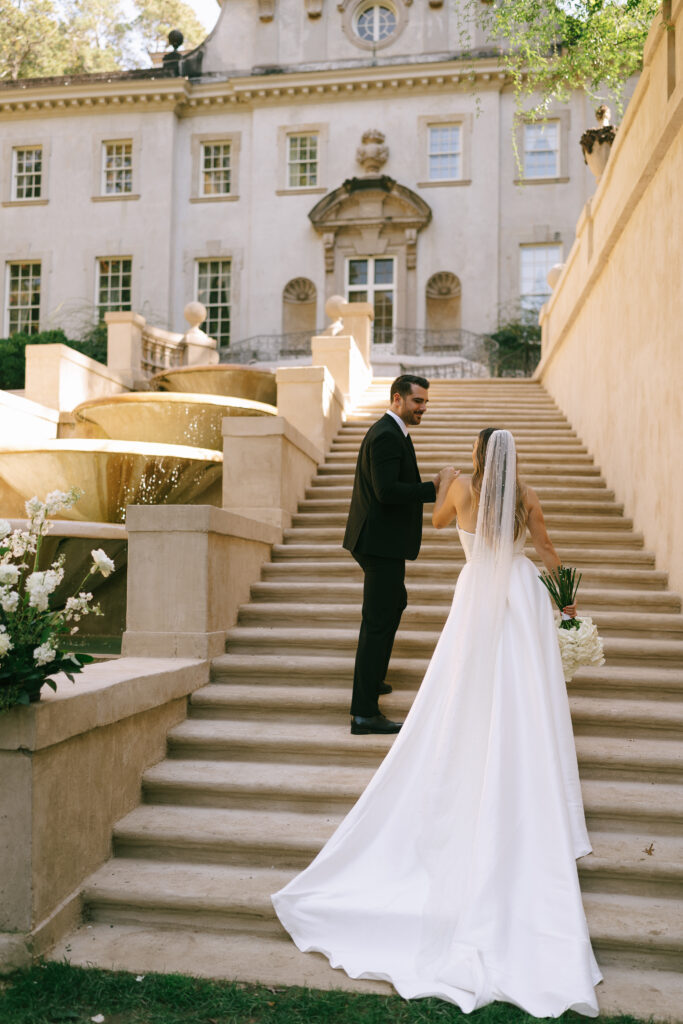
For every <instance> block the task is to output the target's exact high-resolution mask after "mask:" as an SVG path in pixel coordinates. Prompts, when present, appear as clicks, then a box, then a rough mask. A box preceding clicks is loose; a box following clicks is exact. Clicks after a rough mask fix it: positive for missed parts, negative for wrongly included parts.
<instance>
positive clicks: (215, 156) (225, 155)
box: [200, 142, 231, 196]
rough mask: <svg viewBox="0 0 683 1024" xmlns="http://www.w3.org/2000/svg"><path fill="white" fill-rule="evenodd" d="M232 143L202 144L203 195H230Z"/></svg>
mask: <svg viewBox="0 0 683 1024" xmlns="http://www.w3.org/2000/svg"><path fill="white" fill-rule="evenodd" d="M230 156H231V154H230V143H229V142H204V143H202V180H201V193H200V194H201V195H203V196H228V195H230V183H231V180H230V170H231V168H230Z"/></svg>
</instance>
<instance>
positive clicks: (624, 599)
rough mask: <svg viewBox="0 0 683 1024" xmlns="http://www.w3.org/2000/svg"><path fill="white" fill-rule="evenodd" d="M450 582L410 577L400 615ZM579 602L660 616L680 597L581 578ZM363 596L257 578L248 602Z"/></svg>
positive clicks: (435, 597)
mask: <svg viewBox="0 0 683 1024" xmlns="http://www.w3.org/2000/svg"><path fill="white" fill-rule="evenodd" d="M454 586H455V584H453V583H423V582H418V581H416V580H413V581H412V582H410V584H409V586H408V588H407V589H408V607H407V608H406V610H405V612H404V616H405V615H408V614H409V613H410V609H411V607H412V606H414V605H432V604H435V605H446V606H448V607H450V604H451V601H452V599H453V590H454ZM579 598H580V600H581V603H582V604H583V603H585V604H586V607H591V608H598V607H599V608H602V609H605V610H611V611H619V610H623V611H630V612H638V611H643V612H659V613H661V614H663V615H677V614H679V613H680V611H681V599H680V596H679V595H678V594H675V593H673V592H672V591H670V590H626V589H612V588H607V587H599V586H591V585H590V582H588V581H586V580H585V579H584V580H582V581H581V589H580V591H579ZM362 599H363V583H362V581H361V580H360V579H359V580H357V581H355V582H343V581H337V582H334V583H328V582H325V581H324V580H320V581H319V582H316V583H307V582H303V583H297V582H287V581H282V582H277V581H276V582H272V581H271V582H268V581H263V580H261V581H259V582H258V583H252V585H251V600H252V602H254V603H256V602H261V601H267V602H272V603H278V604H279V603H285V602H292V603H294V604H299V603H301V602H304V603H305V602H312V603H315V605H316V606H317V607H323V606H325V605H328V604H355V605H358V606H359V607H360V603H361V601H362Z"/></svg>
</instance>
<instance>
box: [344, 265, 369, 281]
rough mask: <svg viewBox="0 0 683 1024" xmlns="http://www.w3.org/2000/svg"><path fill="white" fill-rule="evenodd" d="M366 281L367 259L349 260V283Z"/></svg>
mask: <svg viewBox="0 0 683 1024" xmlns="http://www.w3.org/2000/svg"><path fill="white" fill-rule="evenodd" d="M367 283H368V261H367V260H349V285H351V286H353V285H362V284H367Z"/></svg>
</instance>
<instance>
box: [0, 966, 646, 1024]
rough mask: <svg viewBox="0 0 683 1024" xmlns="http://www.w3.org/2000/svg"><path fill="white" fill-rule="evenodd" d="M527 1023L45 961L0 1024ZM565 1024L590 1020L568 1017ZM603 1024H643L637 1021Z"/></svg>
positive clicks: (370, 998) (444, 1008)
mask: <svg viewBox="0 0 683 1024" xmlns="http://www.w3.org/2000/svg"><path fill="white" fill-rule="evenodd" d="M97 1014H102V1015H103V1016H104V1018H105V1024H455V1022H456V1021H457V1022H461V1024H526V1022H529V1021H533V1020H536V1018H535V1017H530V1016H529V1015H528V1014H526V1013H523V1012H522V1011H521V1010H517V1009H515V1008H514V1007H512V1006H509V1005H507V1004H506V1003H494V1004H493V1005H492V1006H487V1007H484V1008H483V1009H482V1010H478V1011H477V1012H476V1013H473V1014H471V1015H470V1016H465V1014H463V1013H461V1012H460V1010H458V1009H457V1007H455V1006H452V1005H451V1004H450V1003H443V1002H441V1001H440V1000H437V999H420V1000H416V1001H414V1002H404V1000H403V999H401V998H399V997H398V996H388V997H387V996H379V995H358V994H356V993H350V992H318V991H315V990H311V989H304V988H266V987H264V986H261V985H240V984H234V983H229V982H218V981H203V980H200V979H197V978H188V977H185V976H184V975H178V974H175V975H173V974H172V975H161V974H148V975H145V976H144V977H142V979H141V980H140V981H138V980H137V979H136V976H135V975H133V974H124V973H123V972H116V973H115V972H109V971H100V970H94V969H90V970H85V969H82V968H78V967H70V966H69V965H68V964H64V963H59V964H57V963H48V964H41V965H38V966H36V967H31V968H29V969H28V970H25V971H18V972H17V973H16V974H13V975H12V976H10V977H9V978H7V979H6V980H5V981H4V982H3V983H2V987H1V988H0V1022H2V1024H89V1021H90V1019H91V1017H94V1016H96V1015H97ZM559 1020H560V1021H563V1022H569V1021H573V1022H574V1024H578V1022H580V1021H582V1020H586V1018H582V1017H579V1016H578V1015H577V1014H574V1013H566V1014H564V1015H563V1016H562V1017H561V1018H559ZM602 1021H603V1022H604V1024H640V1022H638V1021H637V1020H636V1019H635V1018H634V1017H612V1018H602Z"/></svg>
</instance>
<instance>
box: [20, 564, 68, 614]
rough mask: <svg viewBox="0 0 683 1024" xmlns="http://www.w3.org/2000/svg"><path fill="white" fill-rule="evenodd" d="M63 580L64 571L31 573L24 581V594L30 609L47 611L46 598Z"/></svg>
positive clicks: (48, 570)
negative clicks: (27, 596) (25, 593)
mask: <svg viewBox="0 0 683 1024" xmlns="http://www.w3.org/2000/svg"><path fill="white" fill-rule="evenodd" d="M63 579H64V569H62V568H61V567H60V568H58V569H46V570H45V571H44V572H32V573H31V575H30V576H29V577H28V579H27V580H26V592H27V594H28V595H29V600H28V603H29V605H30V606H31V608H37V609H38V611H39V612H44V611H47V607H48V597H49V595H50V594H52V593H53V591H55V590H56V589H57V587H58V586H59V584H60V583H61V582H62V580H63Z"/></svg>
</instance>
